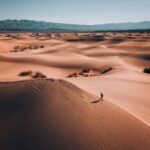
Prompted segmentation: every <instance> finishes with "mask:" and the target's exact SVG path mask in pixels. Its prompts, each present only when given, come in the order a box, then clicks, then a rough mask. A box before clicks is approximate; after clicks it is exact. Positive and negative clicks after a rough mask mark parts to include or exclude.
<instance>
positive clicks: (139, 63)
mask: <svg viewBox="0 0 150 150" xmlns="http://www.w3.org/2000/svg"><path fill="white" fill-rule="evenodd" d="M149 43H150V36H149V35H148V34H147V33H39V34H32V33H9V34H1V36H0V112H1V113H0V149H2V150H3V149H8V150H17V149H18V150H20V149H24V150H27V149H28V150H30V149H31V150H33V149H36V150H38V149H39V150H41V149H43V150H47V149H56V150H58V149H65V150H66V149H69V150H73V149H87V150H91V149H100V150H101V149H102V150H103V149H104V150H107V149H108V150H114V149H117V150H129V149H132V150H149V148H150V142H149V139H150V128H149V127H150V117H149V116H150V109H149V108H150V100H149V97H150V93H149V89H150V76H149V74H145V73H144V72H143V69H144V68H145V67H150V61H149V56H150V51H149V46H150V44H149ZM16 46H17V48H18V46H19V50H17V51H14V49H15V48H16ZM34 46H35V49H34V48H32V47H34ZM41 46H42V47H41ZM107 68H111V69H110V70H108V71H106V70H107ZM83 70H89V72H88V73H87V72H86V71H85V72H84V71H83ZM23 71H27V72H28V71H32V72H37V71H38V72H41V73H43V74H44V75H46V76H47V78H48V79H47V80H40V79H37V80H31V77H30V76H19V74H20V73H21V72H23ZM72 74H74V75H73V76H72ZM69 75H71V76H70V78H68V76H69ZM51 78H53V79H51ZM55 79H57V80H55ZM60 79H63V80H60ZM72 83H73V84H72ZM100 92H103V94H104V101H103V102H99V101H98V102H97V100H98V99H99V94H100ZM92 102H93V103H92ZM94 102H95V103H94Z"/></svg>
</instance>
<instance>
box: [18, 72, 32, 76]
mask: <svg viewBox="0 0 150 150" xmlns="http://www.w3.org/2000/svg"><path fill="white" fill-rule="evenodd" d="M18 76H21V77H25V76H32V71H23V72H20V73H19V75H18Z"/></svg>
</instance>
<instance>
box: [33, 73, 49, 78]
mask: <svg viewBox="0 0 150 150" xmlns="http://www.w3.org/2000/svg"><path fill="white" fill-rule="evenodd" d="M32 78H35V79H37V78H40V79H41V78H47V76H46V75H44V74H42V73H41V72H35V73H34V74H33V75H32Z"/></svg>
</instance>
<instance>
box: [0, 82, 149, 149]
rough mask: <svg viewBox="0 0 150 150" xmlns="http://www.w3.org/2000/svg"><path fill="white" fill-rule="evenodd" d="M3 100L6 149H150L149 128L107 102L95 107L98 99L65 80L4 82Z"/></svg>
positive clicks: (0, 133) (0, 130) (1, 130)
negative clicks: (95, 101) (94, 102)
mask: <svg viewBox="0 0 150 150" xmlns="http://www.w3.org/2000/svg"><path fill="white" fill-rule="evenodd" d="M8 93H9V94H8ZM0 99H1V100H0V111H1V115H0V118H1V119H0V120H1V121H0V137H2V139H1V142H0V143H1V144H0V147H1V149H14V150H17V149H18V150H19V149H37V150H38V149H39V150H41V149H45V150H46V149H109V150H110V149H120V150H121V149H123V150H124V149H136V150H138V149H145V150H148V149H149V146H150V142H149V138H150V130H149V127H148V126H146V125H144V124H143V123H142V122H140V121H139V120H137V119H135V118H134V117H133V116H131V115H130V114H129V113H127V112H125V111H123V110H121V109H120V108H118V107H117V106H115V105H113V104H112V103H110V102H108V101H107V100H105V101H104V102H100V103H98V104H92V103H91V102H92V101H94V100H96V99H98V97H96V96H93V95H91V94H89V93H86V92H84V91H82V90H81V89H79V88H78V87H76V86H74V85H72V84H70V83H68V82H66V81H64V80H51V79H50V80H32V81H31V80H30V81H21V82H12V83H1V84H0ZM135 139H136V140H135Z"/></svg>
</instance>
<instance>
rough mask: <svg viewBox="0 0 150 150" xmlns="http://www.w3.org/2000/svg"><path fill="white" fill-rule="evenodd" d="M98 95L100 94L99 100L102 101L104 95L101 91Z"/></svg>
mask: <svg viewBox="0 0 150 150" xmlns="http://www.w3.org/2000/svg"><path fill="white" fill-rule="evenodd" d="M100 96H101V97H100V101H103V97H104V95H103V93H102V92H101V93H100Z"/></svg>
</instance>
